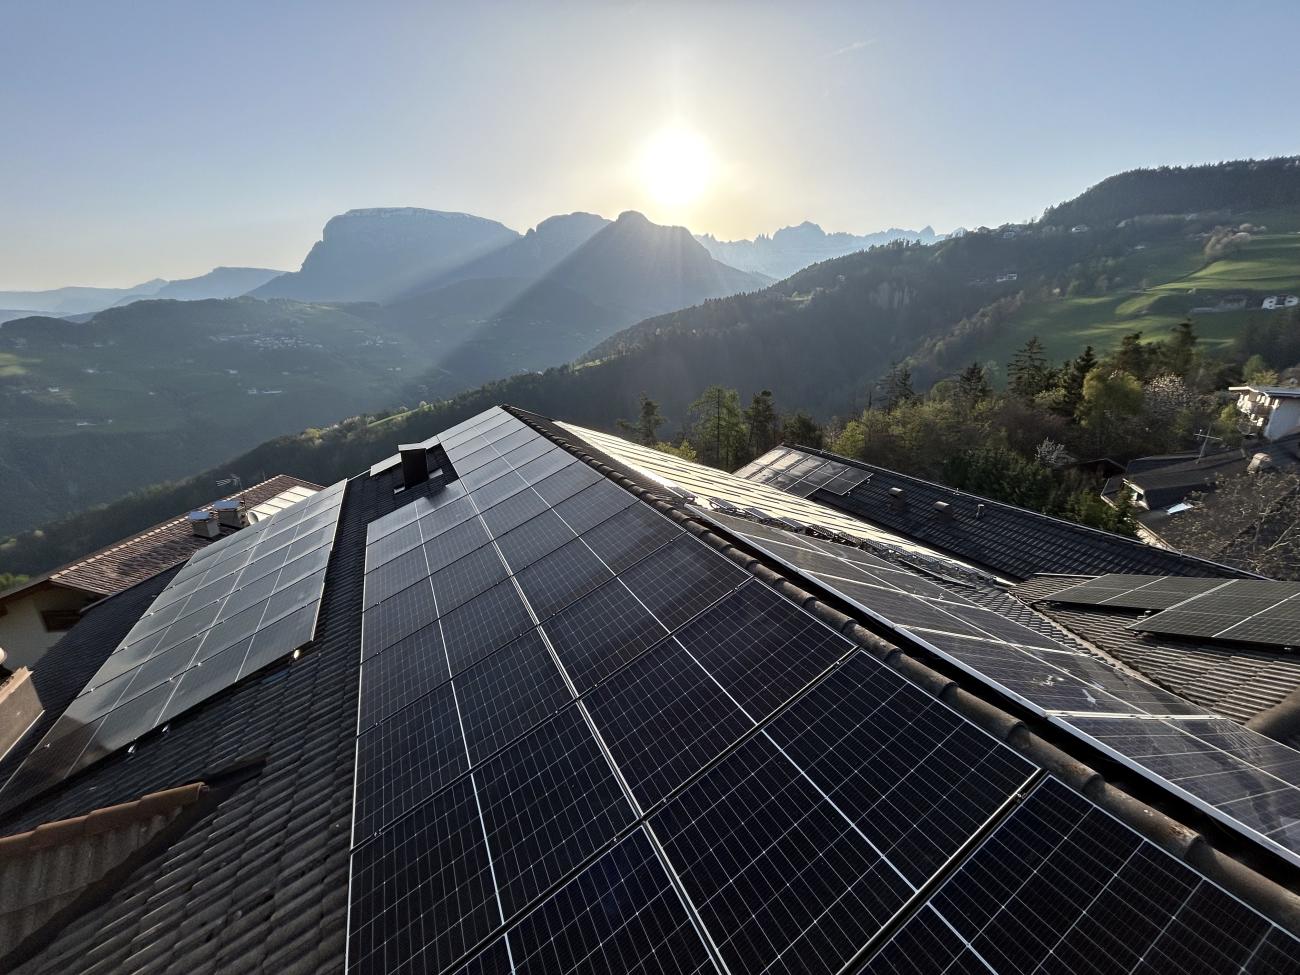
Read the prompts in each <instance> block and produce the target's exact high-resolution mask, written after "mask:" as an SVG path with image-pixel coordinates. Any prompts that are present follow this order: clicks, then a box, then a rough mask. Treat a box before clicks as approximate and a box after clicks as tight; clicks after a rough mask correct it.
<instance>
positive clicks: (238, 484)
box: [217, 474, 244, 494]
mask: <svg viewBox="0 0 1300 975" xmlns="http://www.w3.org/2000/svg"><path fill="white" fill-rule="evenodd" d="M231 485H233V486H234V488H235V490H234V491H231V492H230V493H231V494H234V493H235V491H242V490H244V482H243V481H241V480H240V479H239V475H238V474H227V475H226V476H225V477H223V478H222V479H221V480H219V481H218V482H217V487H229V486H231Z"/></svg>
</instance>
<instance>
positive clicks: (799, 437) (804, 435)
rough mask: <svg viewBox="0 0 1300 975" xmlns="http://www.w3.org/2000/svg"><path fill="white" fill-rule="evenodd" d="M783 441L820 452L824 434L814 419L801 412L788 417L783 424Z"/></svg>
mask: <svg viewBox="0 0 1300 975" xmlns="http://www.w3.org/2000/svg"><path fill="white" fill-rule="evenodd" d="M781 439H782V440H784V441H785V442H786V443H792V444H799V445H800V446H802V447H813V448H816V449H818V450H820V449H821V446H822V444H823V443H824V434H823V433H822V428H821V427H819V426H818V425H817V422H816V421H815V420H814V419H813V418H812V417H810V416H809V415H808V414H807V413H805V412H803V411H802V410H799V411H798V412H796V413H792V414H790V415H789V416H787V417H786V418H785V421H784V422H783V423H782V424H781Z"/></svg>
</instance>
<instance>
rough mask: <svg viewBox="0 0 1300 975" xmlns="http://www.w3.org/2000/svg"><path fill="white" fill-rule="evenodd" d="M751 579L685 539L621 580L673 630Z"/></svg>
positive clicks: (715, 553) (709, 551) (677, 540)
mask: <svg viewBox="0 0 1300 975" xmlns="http://www.w3.org/2000/svg"><path fill="white" fill-rule="evenodd" d="M749 577H750V576H749V573H747V572H746V571H745V570H744V569H742V568H740V567H739V566H738V565H736V564H735V563H734V562H731V561H730V560H728V559H727V558H726V557H725V556H723V555H721V554H719V553H717V552H714V551H713V550H712V549H710V548H708V547H707V546H706V545H704V543H702V542H699V541H696V540H695V539H694V538H691V537H690V536H689V535H683V536H681V537H680V538H678V539H676V540H675V541H672V542H669V543H668V544H667V545H665V546H663V547H662V548H660V549H658V550H657V551H655V552H654V553H652V554H651V555H648V556H647V557H646V558H644V559H642V560H641V561H640V562H638V563H637V564H636V565H634V566H632V567H631V568H630V569H628V570H627V571H626V572H624V573H623V574H622V575H621V576H620V577H619V578H621V579H622V580H623V581H624V583H626V585H627V587H628V588H629V589H631V590H632V591H633V592H634V593H636V595H637V598H638V599H640V600H641V601H642V602H643V603H645V605H646V607H647V608H648V609H649V610H650V611H651V612H652V613H654V614H655V616H657V617H658V618H659V621H660V622H661V623H663V624H664V626H666V627H667V628H668V629H670V630H671V629H675V628H676V627H678V626H680V625H681V624H683V623H685V622H686V621H687V620H688V619H690V618H691V617H692V616H694V615H695V614H696V613H699V612H700V611H702V610H704V609H705V608H707V607H708V606H709V605H710V604H712V603H714V602H716V601H717V600H718V599H720V598H721V597H722V596H723V595H725V594H726V593H728V592H730V591H731V590H732V589H735V588H736V587H737V586H739V585H740V584H741V583H742V582H744V581H745V580H746V579H748V578H749Z"/></svg>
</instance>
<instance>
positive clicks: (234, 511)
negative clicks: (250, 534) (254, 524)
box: [212, 498, 248, 528]
mask: <svg viewBox="0 0 1300 975" xmlns="http://www.w3.org/2000/svg"><path fill="white" fill-rule="evenodd" d="M212 509H213V510H214V511H215V512H216V513H217V520H218V521H219V522H221V524H223V525H225V526H226V527H227V528H243V527H244V526H245V525H247V524H248V512H247V511H246V510H245V505H244V499H243V498H228V499H226V500H223V501H218V502H217V503H216V504H214V505H213V506H212Z"/></svg>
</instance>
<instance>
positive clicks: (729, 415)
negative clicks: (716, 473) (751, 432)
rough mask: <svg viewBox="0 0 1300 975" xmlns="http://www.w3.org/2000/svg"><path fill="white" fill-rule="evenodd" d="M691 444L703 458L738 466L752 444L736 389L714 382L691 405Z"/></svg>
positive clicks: (715, 463)
mask: <svg viewBox="0 0 1300 975" xmlns="http://www.w3.org/2000/svg"><path fill="white" fill-rule="evenodd" d="M690 416H691V427H692V431H693V432H692V436H691V444H692V446H694V447H695V450H696V452H697V453H698V455H699V459H700V462H701V463H703V464H708V465H709V466H710V467H721V468H723V469H724V470H729V471H730V470H735V469H736V468H737V467H739V466H740V464H741V463H742V461H741V457H742V456H743V455H744V453H745V451H746V448H747V447H748V440H749V437H748V433H747V431H746V429H745V422H744V418H743V416H742V415H741V410H740V394H739V393H737V392H736V391H735V390H734V389H726V388H724V387H722V386H710V387H709V388H708V389H706V390H705V391H704V392H703V393H702V394H701V395H700V398H699V399H697V400H696V401H695V402H694V403H692V404H691V406H690Z"/></svg>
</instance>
